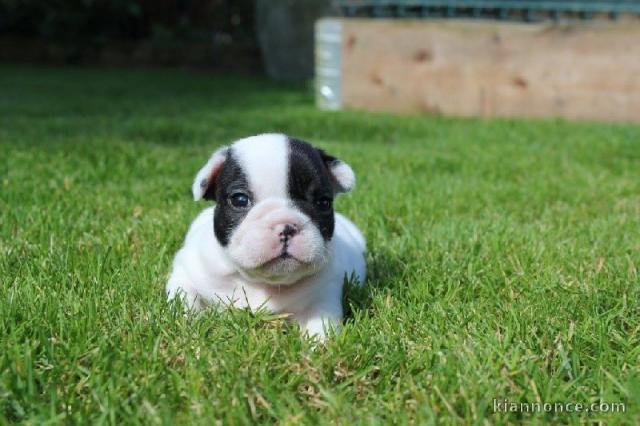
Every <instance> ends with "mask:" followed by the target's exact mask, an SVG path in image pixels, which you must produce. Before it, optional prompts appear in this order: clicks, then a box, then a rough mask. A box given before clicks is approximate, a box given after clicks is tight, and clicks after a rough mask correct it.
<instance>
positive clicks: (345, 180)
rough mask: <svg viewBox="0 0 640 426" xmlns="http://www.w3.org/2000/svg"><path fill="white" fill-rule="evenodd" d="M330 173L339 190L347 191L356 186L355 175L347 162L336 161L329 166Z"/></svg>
mask: <svg viewBox="0 0 640 426" xmlns="http://www.w3.org/2000/svg"><path fill="white" fill-rule="evenodd" d="M331 173H332V174H333V178H334V179H335V180H336V182H337V183H338V186H339V192H349V191H351V190H353V188H355V186H356V175H355V173H353V170H352V169H351V167H350V166H349V165H348V164H347V163H343V162H342V161H337V162H336V163H335V164H334V165H332V166H331Z"/></svg>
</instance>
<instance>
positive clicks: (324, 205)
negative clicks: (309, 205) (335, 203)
mask: <svg viewBox="0 0 640 426" xmlns="http://www.w3.org/2000/svg"><path fill="white" fill-rule="evenodd" d="M331 204H332V200H331V198H328V197H321V198H318V199H317V200H316V206H317V207H318V208H319V209H320V210H329V209H331Z"/></svg>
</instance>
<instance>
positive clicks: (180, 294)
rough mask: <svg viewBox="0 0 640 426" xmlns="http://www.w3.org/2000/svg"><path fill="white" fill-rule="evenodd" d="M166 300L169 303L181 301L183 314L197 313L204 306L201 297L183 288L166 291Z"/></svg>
mask: <svg viewBox="0 0 640 426" xmlns="http://www.w3.org/2000/svg"><path fill="white" fill-rule="evenodd" d="M167 299H168V300H169V301H171V300H174V299H180V300H182V305H183V306H184V310H185V313H188V312H199V311H201V310H202V309H203V308H204V306H205V305H204V301H203V299H202V297H201V296H200V295H199V294H198V293H196V292H195V291H188V290H185V289H184V288H183V287H176V288H175V289H173V290H169V291H167Z"/></svg>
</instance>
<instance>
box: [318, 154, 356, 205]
mask: <svg viewBox="0 0 640 426" xmlns="http://www.w3.org/2000/svg"><path fill="white" fill-rule="evenodd" d="M318 152H319V153H320V157H322V161H324V164H325V166H327V169H328V170H329V173H330V174H331V181H332V182H331V183H332V184H333V192H335V193H336V194H338V193H340V192H349V191H351V190H352V189H353V188H354V187H355V186H356V175H355V173H353V170H352V169H351V166H349V165H348V164H347V163H345V162H344V161H342V160H338V159H337V158H336V157H334V156H332V155H329V154H327V153H326V152H324V151H323V150H321V149H319V150H318Z"/></svg>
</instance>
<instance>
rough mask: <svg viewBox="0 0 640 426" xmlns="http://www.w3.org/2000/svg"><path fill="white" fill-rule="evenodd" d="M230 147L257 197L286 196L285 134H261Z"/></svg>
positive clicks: (286, 147)
mask: <svg viewBox="0 0 640 426" xmlns="http://www.w3.org/2000/svg"><path fill="white" fill-rule="evenodd" d="M231 150H232V153H233V154H232V155H233V157H234V158H235V159H236V161H237V162H238V163H239V164H240V167H241V168H242V170H243V172H244V175H245V177H246V179H247V181H248V183H249V187H250V189H251V191H252V192H253V195H254V196H255V197H256V198H257V199H259V200H263V199H265V198H269V197H278V198H286V197H287V181H288V169H289V142H288V140H287V137H286V136H284V135H261V136H255V137H251V138H247V139H243V140H241V141H238V142H236V143H235V144H234V145H233V146H232V148H231Z"/></svg>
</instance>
